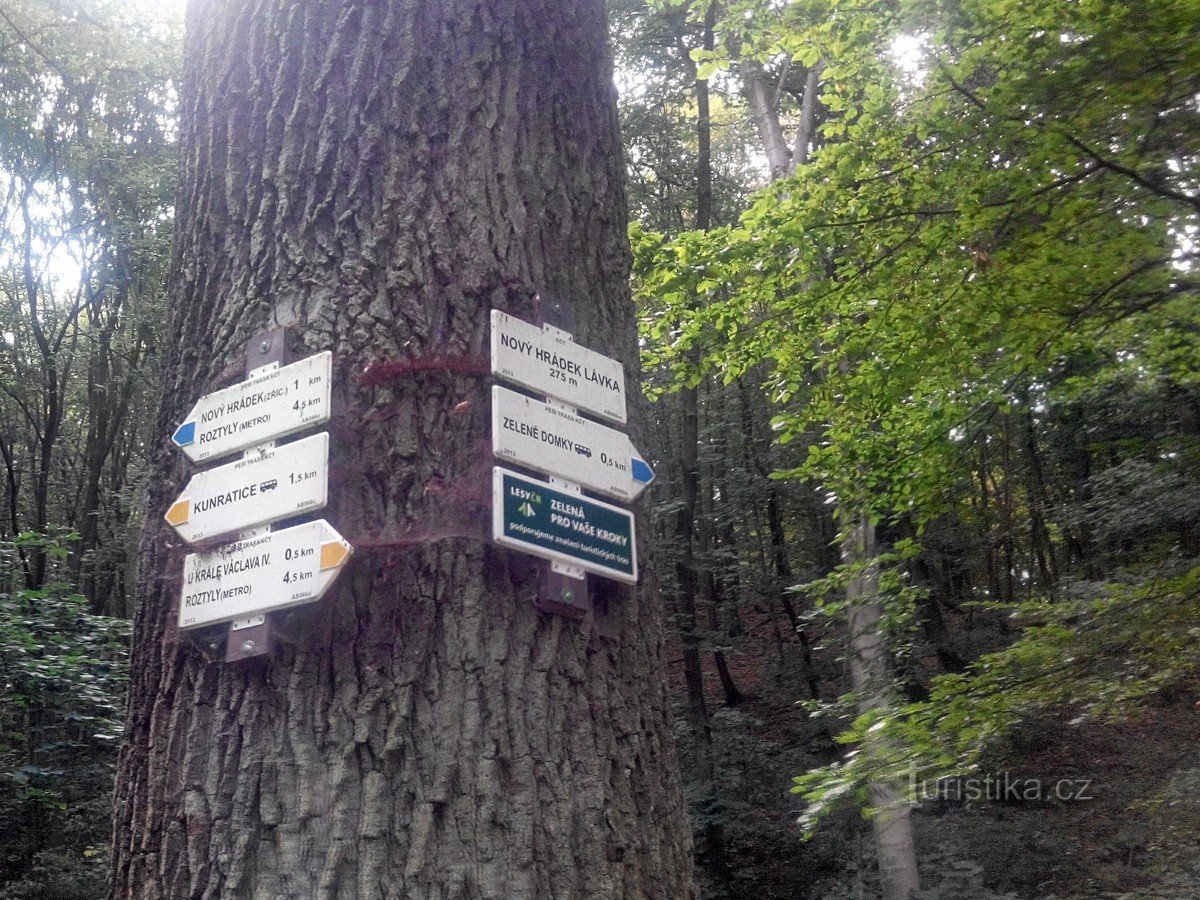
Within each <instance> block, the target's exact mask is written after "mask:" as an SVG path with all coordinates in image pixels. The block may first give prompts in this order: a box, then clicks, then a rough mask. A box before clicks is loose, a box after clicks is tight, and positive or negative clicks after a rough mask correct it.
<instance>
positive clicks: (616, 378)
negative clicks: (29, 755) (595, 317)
mask: <svg viewBox="0 0 1200 900" xmlns="http://www.w3.org/2000/svg"><path fill="white" fill-rule="evenodd" d="M567 337H568V336H567V333H566V332H564V331H560V330H559V329H557V328H551V327H549V326H547V327H545V328H539V327H538V326H537V325H531V324H530V323H529V322H525V321H523V320H521V319H516V318H514V317H512V316H510V315H508V314H507V313H502V312H500V310H498V309H494V310H492V372H493V374H496V375H499V376H500V377H502V378H506V379H508V380H509V381H515V382H516V383H517V384H519V385H522V386H523V387H527V388H531V389H532V390H535V391H537V392H538V393H540V394H547V395H549V396H551V397H554V398H556V399H558V400H561V401H562V402H563V403H566V404H567V405H568V406H574V407H577V408H579V409H583V410H587V411H588V412H590V413H595V414H596V415H598V416H602V417H603V418H605V419H609V420H610V421H613V422H620V423H624V422H625V370H624V369H623V368H622V367H621V364H620V363H619V362H617V361H616V360H615V359H612V358H611V357H608V356H605V355H603V354H602V353H597V352H596V351H595V350H589V349H587V348H586V347H580V346H579V345H578V344H576V343H575V342H574V341H571V340H568V339H567Z"/></svg>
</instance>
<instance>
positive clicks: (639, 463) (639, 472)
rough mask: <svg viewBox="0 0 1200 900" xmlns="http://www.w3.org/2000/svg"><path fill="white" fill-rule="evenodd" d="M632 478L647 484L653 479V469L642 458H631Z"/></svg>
mask: <svg viewBox="0 0 1200 900" xmlns="http://www.w3.org/2000/svg"><path fill="white" fill-rule="evenodd" d="M633 478H634V481H640V482H642V483H643V484H649V483H650V482H652V481H653V480H654V470H653V469H651V468H650V466H649V465H647V463H646V461H645V460H644V459H638V458H637V457H636V456H635V457H634V458H633Z"/></svg>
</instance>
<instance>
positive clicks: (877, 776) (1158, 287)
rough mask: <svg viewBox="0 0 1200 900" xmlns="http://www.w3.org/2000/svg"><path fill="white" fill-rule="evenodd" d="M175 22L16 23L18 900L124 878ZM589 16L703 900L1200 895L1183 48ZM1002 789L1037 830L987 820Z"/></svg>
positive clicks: (1117, 14)
mask: <svg viewBox="0 0 1200 900" xmlns="http://www.w3.org/2000/svg"><path fill="white" fill-rule="evenodd" d="M159 7H161V4H149V3H141V2H121V3H117V2H104V0H88V2H85V0H9V2H5V3H3V4H2V5H0V202H2V204H3V207H2V210H0V216H2V217H3V218H2V222H3V226H2V228H0V462H2V463H3V467H4V469H3V477H2V478H0V685H2V693H0V833H3V834H5V835H6V840H5V841H4V843H3V846H2V847H0V897H5V898H8V897H13V898H16V897H61V898H68V897H79V898H84V897H88V898H92V897H97V896H101V895H102V894H103V893H104V882H105V878H106V877H107V854H108V849H107V844H108V834H109V828H110V825H109V822H110V814H111V781H112V773H113V765H114V760H115V752H116V747H117V745H118V743H119V741H120V736H121V732H122V725H123V709H124V690H125V686H126V683H127V671H128V654H127V641H128V635H129V626H128V619H129V617H130V616H131V615H132V612H133V610H132V609H131V603H132V597H133V595H134V592H133V581H134V578H135V575H136V572H135V568H134V561H135V559H136V545H137V536H138V534H139V531H140V528H141V525H142V523H143V520H144V517H145V515H147V514H148V511H147V510H145V509H143V508H142V501H141V497H142V495H143V488H144V476H143V471H144V461H145V457H146V453H147V449H148V448H149V447H150V446H151V444H152V442H154V441H156V440H160V439H161V437H162V436H159V435H154V434H151V433H150V430H149V429H150V425H151V422H152V417H151V416H149V415H148V411H149V410H150V409H152V408H153V405H154V403H155V401H156V397H157V390H158V379H159V370H158V364H159V359H160V350H161V341H162V331H163V310H164V304H165V282H166V275H167V270H168V265H169V259H170V242H171V218H172V197H173V190H174V182H175V178H176V174H177V167H178V160H177V159H176V155H175V140H176V131H175V124H174V123H175V114H176V109H177V103H178V97H177V93H176V92H177V89H178V84H179V68H180V55H179V46H180V39H181V34H180V20H179V16H178V15H177V14H176V13H178V10H174V11H172V10H170V9H169V8H168V10H167V12H164V10H163V9H161V8H159ZM609 15H610V26H611V36H612V42H613V49H614V56H615V62H616V71H617V83H618V88H619V90H620V97H621V100H620V109H621V118H622V128H623V135H624V140H625V146H626V154H627V164H628V172H629V183H628V187H627V190H628V196H629V207H630V219H631V224H630V234H631V239H632V243H633V248H634V253H635V279H634V287H635V293H636V296H637V300H638V303H639V315H640V317H641V321H642V339H643V359H644V364H645V367H646V389H647V390H648V392H649V393H650V394H651V395H652V397H653V398H654V399H655V403H654V404H653V411H654V425H655V428H654V429H653V431H652V438H653V446H650V447H646V448H644V449H645V450H646V451H647V456H648V458H649V459H651V460H652V462H653V463H654V464H655V467H656V469H657V470H658V471H659V473H660V479H659V483H658V484H657V485H656V488H655V491H654V492H653V496H652V508H651V516H652V522H653V526H654V530H655V533H656V547H657V559H656V568H657V570H658V573H659V577H660V579H661V582H662V591H663V594H664V599H665V602H666V604H667V607H668V610H669V612H670V613H671V617H672V618H671V621H672V645H671V653H670V658H671V665H672V672H671V675H672V678H673V682H674V684H675V686H676V689H675V692H674V696H675V698H676V704H677V708H676V710H675V712H676V722H677V731H676V736H677V741H678V744H679V749H680V756H681V759H682V762H683V765H684V777H685V785H686V788H687V795H688V800H689V805H690V808H691V811H692V817H693V825H694V832H695V842H696V856H697V862H698V871H699V875H700V878H701V881H702V885H703V888H704V892H705V895H706V896H710V897H754V898H771V897H784V896H787V897H795V896H811V897H831V898H833V897H851V896H854V897H860V896H878V895H880V892H884V893H886V892H888V891H889V890H890V889H891V888H889V884H888V872H889V871H892V870H894V869H895V867H896V866H900V867H901V868H903V867H904V866H906V865H908V864H909V863H912V864H914V865H915V867H916V869H919V872H920V878H921V881H922V885H923V893H922V894H921V896H929V897H1000V896H1018V897H1024V896H1045V895H1051V894H1054V895H1058V896H1086V897H1095V896H1131V897H1134V896H1145V897H1150V896H1154V897H1160V896H1178V897H1194V896H1197V895H1198V894H1200V869H1198V868H1197V865H1198V864H1197V859H1200V852H1198V851H1200V802H1198V801H1197V800H1196V797H1197V791H1196V788H1197V786H1200V760H1198V759H1197V754H1196V750H1195V746H1194V744H1195V741H1194V736H1195V734H1196V733H1198V732H1200V712H1198V710H1197V703H1198V699H1200V692H1198V691H1197V682H1196V674H1197V667H1198V664H1200V649H1197V648H1198V647H1200V640H1198V638H1200V624H1198V622H1200V619H1198V617H1197V614H1196V613H1197V606H1198V604H1197V592H1198V588H1200V528H1198V526H1197V522H1198V521H1200V518H1198V513H1200V444H1198V438H1200V386H1198V385H1197V376H1198V372H1200V365H1198V357H1197V352H1196V351H1197V335H1198V334H1200V315H1198V310H1197V306H1196V291H1197V281H1196V278H1195V275H1194V266H1195V262H1196V259H1195V257H1196V255H1197V252H1198V251H1197V245H1196V239H1197V237H1196V236H1197V227H1198V224H1200V223H1198V217H1200V185H1198V184H1197V178H1196V174H1195V173H1196V161H1197V153H1198V148H1200V101H1198V97H1200V33H1198V31H1197V29H1196V27H1195V23H1196V22H1197V21H1200V5H1198V4H1197V3H1196V2H1188V0H1146V2H1137V3H1128V4H1112V3H1103V2H1094V0H1082V2H1078V3H1070V4H1067V3H1061V2H1051V0H1021V2H1017V0H989V2H983V0H897V2H888V3H884V2H875V0H870V2H869V0H804V2H793V3H786V4H781V3H777V2H768V0H741V2H727V3H723V4H715V3H714V4H707V5H706V4H703V3H699V2H646V0H611V2H610V4H609ZM149 514H154V513H153V511H149ZM1148 751H1149V752H1148ZM997 773H1004V774H1005V777H1006V779H1011V780H1015V781H1017V782H1018V783H1019V784H1020V785H1021V786H1022V790H1024V789H1025V788H1030V787H1032V786H1039V791H1040V792H1039V793H1038V795H1037V796H1033V795H1025V794H1022V796H1020V797H1019V798H1018V797H1014V796H1009V795H1005V796H1000V797H997V798H991V797H984V798H982V801H983V802H980V800H981V798H980V797H978V796H976V797H973V798H969V797H968V795H967V790H966V789H967V788H970V786H972V785H975V784H979V783H982V780H983V779H985V778H989V779H990V778H992V777H994V776H996V774H997ZM972 779H977V780H975V781H973V780H972ZM1084 782H1086V783H1087V786H1086V787H1083V788H1082V790H1083V792H1084V793H1085V794H1086V795H1087V798H1085V797H1083V796H1080V795H1079V789H1080V787H1081V786H1082V785H1083V783H1084ZM989 783H990V782H989ZM1064 783H1069V784H1070V785H1071V786H1072V788H1073V789H1074V790H1075V793H1074V794H1071V795H1070V796H1066V797H1064V796H1063V795H1062V792H1061V791H1059V792H1058V793H1056V792H1055V788H1057V787H1059V786H1060V785H1062V784H1064ZM913 792H915V793H916V794H917V795H918V798H919V799H922V800H923V801H924V802H923V803H922V804H921V805H920V806H919V807H918V808H917V810H916V811H915V812H914V813H912V814H911V815H910V814H909V812H908V809H907V806H904V805H903V804H902V803H900V802H899V801H901V800H903V799H904V798H905V797H906V796H908V795H910V794H911V793H913ZM864 807H875V808H876V810H877V814H876V815H875V816H874V818H873V819H870V818H864V817H863V816H861V815H860V811H861V810H862V809H863V808H864ZM881 822H882V823H884V824H886V825H888V826H889V827H888V828H886V829H883V830H882V831H881V830H880V828H879V826H880V823H881ZM898 822H899V823H901V824H899V825H898V824H897V823H898ZM905 828H907V829H909V830H910V831H911V833H912V834H913V835H914V840H915V843H913V844H912V845H910V850H908V851H906V850H905V848H904V847H903V846H899V847H897V846H893V845H892V843H890V842H889V835H895V834H897V833H899V832H900V831H903V830H904V829H905ZM880 836H882V840H881V839H880ZM906 853H911V860H905V859H904V856H905V854H906ZM881 870H882V871H884V873H885V877H884V878H883V879H882V881H881V879H880V876H879V872H880V871H881Z"/></svg>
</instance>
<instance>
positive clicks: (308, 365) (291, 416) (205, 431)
mask: <svg viewBox="0 0 1200 900" xmlns="http://www.w3.org/2000/svg"><path fill="white" fill-rule="evenodd" d="M332 373H333V354H332V353H330V352H329V351H328V350H326V351H325V352H324V353H317V354H316V355H314V356H310V357H308V358H307V359H302V360H300V361H299V362H294V363H292V364H291V365H287V366H282V367H280V368H278V369H274V370H272V371H270V372H265V373H264V374H262V375H258V376H256V377H254V378H251V379H249V380H247V381H243V382H241V383H239V384H235V385H233V386H232V387H227V388H224V389H223V390H220V391H214V392H213V393H211V394H206V395H205V396H203V397H201V398H200V399H199V400H197V401H196V405H195V406H193V407H192V409H191V412H189V413H188V414H187V416H186V417H185V418H184V422H183V424H182V425H180V426H179V427H178V428H177V429H175V433H174V434H173V435H172V436H171V440H172V441H174V442H175V444H176V445H177V446H178V447H179V448H180V449H181V450H183V452H184V453H185V454H187V456H188V459H190V460H191V461H192V462H204V461H205V460H212V459H219V458H221V457H222V456H228V455H229V454H231V453H236V452H237V451H239V450H245V449H248V448H250V447H255V446H258V445H259V444H265V443H267V442H268V441H273V440H275V439H276V438H281V437H286V436H287V435H290V434H295V433H296V432H297V431H303V430H304V429H306V428H310V427H312V426H314V425H319V424H321V423H322V422H328V421H329V390H330V381H331V379H332Z"/></svg>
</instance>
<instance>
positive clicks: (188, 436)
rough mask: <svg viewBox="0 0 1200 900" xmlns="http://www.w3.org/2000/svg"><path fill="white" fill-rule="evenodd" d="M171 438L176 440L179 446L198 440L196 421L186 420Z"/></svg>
mask: <svg viewBox="0 0 1200 900" xmlns="http://www.w3.org/2000/svg"><path fill="white" fill-rule="evenodd" d="M171 440H173V441H174V442H175V445H176V446H177V447H186V446H187V445H188V444H190V443H192V442H193V441H195V440H196V423H195V422H184V423H183V424H182V425H180V426H179V427H178V428H176V429H175V433H174V434H173V435H171Z"/></svg>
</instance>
